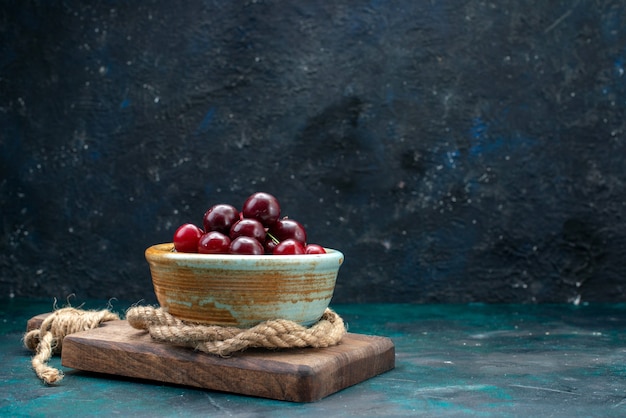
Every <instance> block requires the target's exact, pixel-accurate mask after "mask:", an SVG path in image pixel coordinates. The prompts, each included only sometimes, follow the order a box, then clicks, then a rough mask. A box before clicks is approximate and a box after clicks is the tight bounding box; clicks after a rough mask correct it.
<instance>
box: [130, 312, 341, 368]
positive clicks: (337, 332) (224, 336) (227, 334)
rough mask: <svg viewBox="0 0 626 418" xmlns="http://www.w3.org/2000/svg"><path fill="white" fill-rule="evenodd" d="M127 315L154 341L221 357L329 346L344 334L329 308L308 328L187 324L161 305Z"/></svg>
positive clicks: (284, 324) (272, 324) (272, 323)
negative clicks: (252, 350) (257, 350)
mask: <svg viewBox="0 0 626 418" xmlns="http://www.w3.org/2000/svg"><path fill="white" fill-rule="evenodd" d="M126 319H127V320H128V323H129V324H130V325H131V326H132V327H133V328H136V329H142V330H147V331H148V332H149V333H150V336H151V337H152V338H153V339H154V340H156V341H161V342H169V343H174V344H177V345H181V346H185V347H192V348H194V349H196V350H199V351H202V352H205V353H209V354H216V355H219V356H222V357H226V356H229V355H231V354H233V353H235V352H237V351H242V350H245V349H247V348H253V347H261V348H295V347H298V348H302V347H316V348H323V347H330V346H333V345H336V344H338V343H339V341H341V339H342V338H343V336H344V335H345V334H346V328H345V326H344V323H343V320H342V319H341V317H340V316H339V315H337V314H336V313H335V312H333V311H332V310H331V309H326V311H325V312H324V314H323V315H322V317H321V318H320V320H319V321H318V322H317V323H315V324H314V325H312V326H311V327H309V328H306V327H303V326H301V325H298V324H297V323H295V322H293V321H288V320H285V319H277V320H271V321H265V322H262V323H260V324H258V325H256V326H254V327H252V328H249V329H241V328H235V327H221V326H214V325H196V324H187V323H185V322H183V321H181V320H179V319H177V318H175V317H173V316H172V315H171V314H169V313H167V312H166V311H165V310H163V309H161V308H153V307H150V306H137V307H133V308H130V309H129V310H128V311H127V312H126Z"/></svg>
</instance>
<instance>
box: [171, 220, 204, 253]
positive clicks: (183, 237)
mask: <svg viewBox="0 0 626 418" xmlns="http://www.w3.org/2000/svg"><path fill="white" fill-rule="evenodd" d="M202 234H203V232H202V229H200V228H198V227H197V226H196V225H194V224H183V225H181V226H179V227H178V229H177V230H176V232H174V248H176V251H178V252H181V253H196V252H198V241H199V240H200V237H201V236H202Z"/></svg>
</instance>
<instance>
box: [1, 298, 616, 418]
mask: <svg viewBox="0 0 626 418" xmlns="http://www.w3.org/2000/svg"><path fill="white" fill-rule="evenodd" d="M127 306H128V305H124V304H121V303H119V302H113V306H112V309H113V310H116V311H118V312H121V313H123V311H124V310H125V309H126V307H127ZM0 307H1V308H0V318H1V319H2V320H1V321H0V334H1V336H0V363H1V364H2V365H3V366H2V368H0V393H2V396H1V397H0V414H2V415H6V416H64V417H72V416H112V415H120V416H137V417H148V416H207V415H208V416H213V415H219V416H237V417H252V416H280V417H282V416H284V417H294V416H295V417H298V416H303V417H304V416H307V417H308V416H319V415H325V416H350V415H352V416H416V415H426V416H497V417H513V416H515V417H519V416H526V417H540V416H554V417H568V418H569V417H579V416H588V417H592V416H598V417H599V416H602V417H611V416H615V417H617V416H624V415H625V414H626V409H625V408H626V368H625V366H624V354H625V352H626V336H625V335H626V334H624V332H623V330H624V328H625V327H626V319H625V318H626V306H625V305H623V304H620V305H590V306H584V304H583V305H581V306H578V307H574V306H571V305H532V306H522V305H481V304H476V305H393V304H377V305H371V304H362V305H336V306H333V308H334V309H335V311H336V312H337V313H338V314H340V315H341V316H342V317H343V319H344V320H345V321H346V322H347V323H348V325H349V327H350V330H351V331H352V332H356V333H363V334H373V335H380V336H386V337H390V338H392V340H393V341H394V343H395V345H396V368H395V369H394V370H392V371H390V372H387V373H385V374H383V375H380V376H378V377H375V378H372V379H370V380H367V381H365V382H363V383H360V384H358V385H356V386H352V387H350V388H347V389H344V390H342V391H340V392H338V393H336V394H334V395H331V396H329V397H327V398H324V399H322V400H321V401H319V402H315V403H310V404H295V403H291V402H284V401H272V400H267V399H258V398H252V397H246V396H238V395H232V394H226V393H219V392H213V391H204V390H196V389H191V388H187V387H177V386H167V385H160V384H157V383H150V382H144V381H138V380H132V379H118V378H112V377H110V376H106V375H95V374H90V373H84V372H78V371H74V370H71V369H67V368H64V370H65V372H66V376H65V378H64V379H63V380H62V381H61V383H60V384H59V385H57V386H54V387H46V386H44V385H43V384H42V383H41V382H39V381H38V379H37V378H36V376H35V374H34V372H33V371H32V370H31V369H30V356H31V353H30V352H28V351H27V350H26V349H24V348H22V345H21V344H22V343H21V341H20V339H21V336H22V333H23V332H24V330H25V328H26V321H27V320H28V319H29V318H30V317H32V316H35V315H37V314H39V313H43V312H47V311H49V310H51V308H52V307H51V303H50V302H42V301H27V300H21V299H19V300H2V303H1V304H0ZM84 307H85V308H93V309H103V308H105V307H106V303H100V302H95V301H89V302H88V303H87V304H86V305H85V306H84ZM59 363H60V359H59V358H58V357H56V358H54V359H53V360H52V365H54V366H56V367H59V366H60V364H59Z"/></svg>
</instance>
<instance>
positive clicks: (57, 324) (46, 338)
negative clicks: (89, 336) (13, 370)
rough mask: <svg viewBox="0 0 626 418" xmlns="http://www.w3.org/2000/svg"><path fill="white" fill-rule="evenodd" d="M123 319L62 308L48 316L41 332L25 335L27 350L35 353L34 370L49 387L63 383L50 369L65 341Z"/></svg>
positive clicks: (109, 312) (57, 373)
mask: <svg viewBox="0 0 626 418" xmlns="http://www.w3.org/2000/svg"><path fill="white" fill-rule="evenodd" d="M116 319H120V318H119V316H118V315H117V314H115V313H113V312H111V311H109V310H101V311H85V310H81V309H76V308H71V307H68V308H62V309H58V310H56V311H54V312H53V313H52V314H50V315H49V316H47V317H46V318H45V319H44V320H43V322H42V323H41V326H40V327H39V328H38V329H34V330H31V331H29V332H27V333H26V334H25V335H24V346H25V347H26V348H28V349H29V350H31V351H35V356H34V357H33V359H32V365H33V369H35V373H37V376H38V377H39V378H40V379H41V380H43V381H44V382H45V383H46V384H53V383H57V382H59V381H60V380H61V379H63V372H61V371H60V370H57V369H55V368H53V367H50V366H48V364H47V363H48V361H49V360H50V358H51V357H52V355H53V354H57V353H60V352H61V349H62V347H63V339H64V338H65V337H66V336H67V335H69V334H73V333H75V332H80V331H86V330H88V329H92V328H96V327H98V326H99V325H100V324H101V323H102V322H105V321H113V320H116Z"/></svg>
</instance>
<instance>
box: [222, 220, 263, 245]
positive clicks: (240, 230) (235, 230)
mask: <svg viewBox="0 0 626 418" xmlns="http://www.w3.org/2000/svg"><path fill="white" fill-rule="evenodd" d="M265 235H266V233H265V228H264V227H263V224H261V222H259V221H257V220H256V219H248V218H244V219H242V220H240V221H237V222H235V224H234V225H233V226H232V227H231V228H230V239H231V240H233V239H235V238H237V237H240V236H246V237H251V238H254V239H256V240H258V241H259V243H261V242H265Z"/></svg>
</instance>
